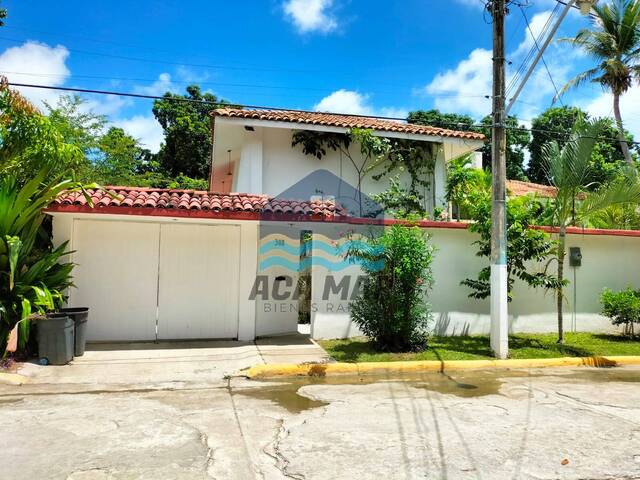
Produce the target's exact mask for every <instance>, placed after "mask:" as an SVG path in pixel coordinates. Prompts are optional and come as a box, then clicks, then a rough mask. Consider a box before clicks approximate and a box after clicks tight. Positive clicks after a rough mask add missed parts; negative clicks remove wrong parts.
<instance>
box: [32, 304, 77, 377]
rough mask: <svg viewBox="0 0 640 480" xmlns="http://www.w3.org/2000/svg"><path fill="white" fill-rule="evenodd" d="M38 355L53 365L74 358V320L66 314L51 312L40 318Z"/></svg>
mask: <svg viewBox="0 0 640 480" xmlns="http://www.w3.org/2000/svg"><path fill="white" fill-rule="evenodd" d="M36 325H37V329H38V356H39V357H40V360H41V361H42V360H46V362H47V363H49V364H51V365H65V364H67V363H69V362H70V361H71V360H73V320H72V319H71V318H69V316H68V315H66V314H57V313H53V314H49V315H47V316H46V318H44V319H42V320H38V322H37V323H36Z"/></svg>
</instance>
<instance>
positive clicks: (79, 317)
mask: <svg viewBox="0 0 640 480" xmlns="http://www.w3.org/2000/svg"><path fill="white" fill-rule="evenodd" d="M60 313H64V314H66V315H68V316H69V317H71V319H72V320H73V323H74V324H75V326H76V328H75V331H74V332H75V333H74V340H73V355H74V356H76V357H81V356H82V355H84V350H85V348H86V346H87V320H88V319H89V308H88V307H69V308H61V309H60Z"/></svg>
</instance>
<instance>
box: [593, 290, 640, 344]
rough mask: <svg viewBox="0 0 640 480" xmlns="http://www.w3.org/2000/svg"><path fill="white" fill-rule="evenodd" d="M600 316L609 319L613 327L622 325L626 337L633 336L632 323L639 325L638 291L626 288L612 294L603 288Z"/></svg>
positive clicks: (639, 291) (639, 305)
mask: <svg viewBox="0 0 640 480" xmlns="http://www.w3.org/2000/svg"><path fill="white" fill-rule="evenodd" d="M600 303H602V314H603V315H605V316H607V317H609V318H610V319H611V323H613V324H614V325H624V331H625V333H626V334H627V335H631V336H632V337H633V336H634V329H633V324H634V323H640V290H633V289H632V288H630V287H627V288H626V289H625V290H621V291H619V292H613V291H611V290H609V289H608V288H605V289H604V290H603V291H602V295H600Z"/></svg>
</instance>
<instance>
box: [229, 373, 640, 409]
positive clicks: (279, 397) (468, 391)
mask: <svg viewBox="0 0 640 480" xmlns="http://www.w3.org/2000/svg"><path fill="white" fill-rule="evenodd" d="M583 368H584V370H583ZM537 377H547V378H556V379H558V380H560V381H562V382H567V381H569V382H571V381H573V382H582V383H591V382H603V383H605V382H625V383H626V382H640V371H633V370H632V371H629V370H622V369H617V368H592V367H580V369H576V370H571V371H568V372H562V373H559V372H557V371H555V372H549V371H545V370H542V369H537V370H495V371H489V370H475V371H466V372H450V373H447V372H442V373H439V372H425V373H422V374H416V373H413V374H406V375H401V374H399V375H393V376H379V375H367V376H353V375H344V376H331V377H317V376H315V377H314V376H312V377H295V378H288V379H277V380H262V381H260V384H259V385H256V387H254V388H241V389H233V390H232V394H233V395H244V396H247V397H251V398H256V399H260V400H268V401H271V402H273V403H275V404H277V405H279V406H281V407H283V408H285V409H286V410H287V411H289V412H290V413H301V412H304V411H306V410H309V409H312V408H318V407H323V406H326V405H328V403H327V402H323V401H319V400H313V399H310V398H308V397H305V396H304V395H301V394H299V393H298V391H299V389H300V388H302V387H304V386H307V385H368V384H372V383H380V382H390V383H393V382H402V383H409V384H411V386H412V387H414V388H417V389H423V390H428V391H431V392H436V393H440V394H442V395H455V396H457V397H462V398H476V397H484V396H487V395H506V396H511V394H510V393H509V392H508V391H507V392H506V393H502V392H501V388H502V386H503V385H504V384H505V383H506V382H507V381H509V380H517V379H522V380H523V381H525V380H527V379H533V378H537ZM510 383H511V382H510Z"/></svg>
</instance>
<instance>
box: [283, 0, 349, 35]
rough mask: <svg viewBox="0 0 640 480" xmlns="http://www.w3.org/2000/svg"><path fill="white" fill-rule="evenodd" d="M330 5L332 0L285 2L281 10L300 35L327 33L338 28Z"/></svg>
mask: <svg viewBox="0 0 640 480" xmlns="http://www.w3.org/2000/svg"><path fill="white" fill-rule="evenodd" d="M332 5H333V0H287V1H285V2H284V4H283V5H282V8H283V9H284V13H285V14H286V15H287V17H288V18H289V20H290V21H291V22H293V24H294V25H295V27H296V28H297V29H298V31H299V32H300V33H311V32H320V33H328V32H331V31H333V30H335V29H336V28H338V22H337V20H336V17H335V15H334V14H333V13H332V12H331V7H332Z"/></svg>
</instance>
